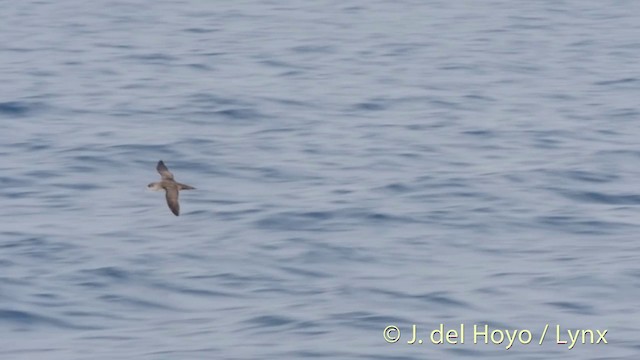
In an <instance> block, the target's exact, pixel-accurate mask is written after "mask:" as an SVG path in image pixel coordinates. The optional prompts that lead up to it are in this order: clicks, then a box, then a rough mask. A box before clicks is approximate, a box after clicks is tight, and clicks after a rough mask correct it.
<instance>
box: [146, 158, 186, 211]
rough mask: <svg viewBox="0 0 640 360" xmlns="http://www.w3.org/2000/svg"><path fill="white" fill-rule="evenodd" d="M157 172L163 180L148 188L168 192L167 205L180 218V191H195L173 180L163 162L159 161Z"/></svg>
mask: <svg viewBox="0 0 640 360" xmlns="http://www.w3.org/2000/svg"><path fill="white" fill-rule="evenodd" d="M156 170H158V172H159V173H160V177H161V178H162V180H160V181H158V182H153V183H151V184H149V185H147V187H148V188H149V189H151V190H155V191H159V190H163V189H164V191H165V192H166V196H167V205H169V209H171V212H172V213H173V214H174V215H175V216H178V215H180V203H178V192H179V191H180V190H193V189H195V188H194V187H193V186H189V185H185V184H181V183H179V182H177V181H175V180H173V174H172V173H171V171H169V169H168V168H167V166H166V165H165V164H164V163H163V162H162V160H160V161H158V165H157V166H156Z"/></svg>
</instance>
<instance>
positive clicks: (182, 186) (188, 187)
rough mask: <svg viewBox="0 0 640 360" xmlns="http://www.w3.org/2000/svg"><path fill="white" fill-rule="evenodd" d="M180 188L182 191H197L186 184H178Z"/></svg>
mask: <svg viewBox="0 0 640 360" xmlns="http://www.w3.org/2000/svg"><path fill="white" fill-rule="evenodd" d="M178 188H179V189H180V190H195V188H194V187H193V186H189V185H186V184H180V183H178Z"/></svg>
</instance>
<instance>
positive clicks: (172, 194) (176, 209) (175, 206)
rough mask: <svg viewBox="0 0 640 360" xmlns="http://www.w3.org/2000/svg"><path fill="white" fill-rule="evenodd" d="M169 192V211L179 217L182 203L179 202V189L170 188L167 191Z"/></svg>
mask: <svg viewBox="0 0 640 360" xmlns="http://www.w3.org/2000/svg"><path fill="white" fill-rule="evenodd" d="M166 191H167V205H169V209H171V212H172V213H173V214H174V215H175V216H178V215H180V203H179V202H178V188H175V187H169V188H167V189H166Z"/></svg>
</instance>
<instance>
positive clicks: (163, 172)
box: [156, 160, 173, 180]
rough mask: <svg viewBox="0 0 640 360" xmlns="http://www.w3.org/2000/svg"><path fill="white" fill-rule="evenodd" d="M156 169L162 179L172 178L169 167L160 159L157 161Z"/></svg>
mask: <svg viewBox="0 0 640 360" xmlns="http://www.w3.org/2000/svg"><path fill="white" fill-rule="evenodd" d="M156 170H158V172H159V173H160V176H162V180H173V174H172V173H171V171H169V169H168V168H167V166H166V165H165V164H164V163H163V162H162V160H160V161H158V166H156Z"/></svg>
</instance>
